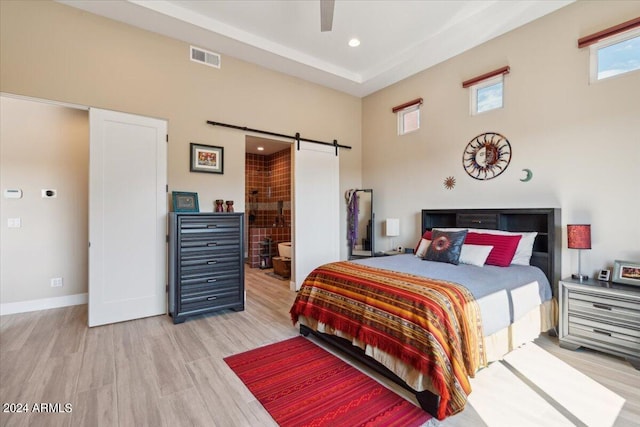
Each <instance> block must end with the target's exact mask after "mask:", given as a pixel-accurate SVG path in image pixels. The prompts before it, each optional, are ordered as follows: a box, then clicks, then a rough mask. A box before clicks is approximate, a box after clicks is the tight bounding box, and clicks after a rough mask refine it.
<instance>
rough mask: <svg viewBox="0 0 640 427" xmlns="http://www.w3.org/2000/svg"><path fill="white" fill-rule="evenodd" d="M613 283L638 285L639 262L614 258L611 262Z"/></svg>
mask: <svg viewBox="0 0 640 427" xmlns="http://www.w3.org/2000/svg"><path fill="white" fill-rule="evenodd" d="M611 281H612V282H614V283H622V284H625V285H634V286H640V262H633V261H620V260H616V261H615V262H614V264H613V278H612V279H611Z"/></svg>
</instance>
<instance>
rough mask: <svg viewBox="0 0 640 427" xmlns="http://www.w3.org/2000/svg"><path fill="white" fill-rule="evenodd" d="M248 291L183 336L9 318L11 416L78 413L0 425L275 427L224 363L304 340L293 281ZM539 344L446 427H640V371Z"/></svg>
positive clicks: (503, 368)
mask: <svg viewBox="0 0 640 427" xmlns="http://www.w3.org/2000/svg"><path fill="white" fill-rule="evenodd" d="M246 288H247V302H246V310H245V311H243V312H238V313H236V312H232V311H225V312H220V313H217V314H211V315H207V316H200V317H197V318H191V319H189V320H187V321H186V322H185V323H183V324H180V325H173V323H172V322H171V319H170V318H169V317H168V316H157V317H151V318H146V319H140V320H135V321H130V322H123V323H118V324H113V325H107V326H101V327H96V328H91V329H89V328H88V327H87V326H86V324H87V307H86V306H75V307H67V308H61V309H53V310H45V311H39V312H32V313H24V314H15V315H9V316H3V317H1V318H0V401H1V402H2V403H3V406H4V404H5V403H28V404H29V405H30V407H32V405H33V404H34V403H41V402H44V403H53V404H55V403H60V404H61V405H60V408H64V406H63V405H64V404H66V403H70V404H71V405H72V410H71V412H69V413H34V412H30V413H5V412H2V413H0V425H1V426H27V425H34V426H40V425H42V426H91V427H93V426H122V427H129V426H131V427H138V426H153V427H158V426H225V427H226V426H273V425H276V424H275V423H274V421H273V420H272V419H271V417H270V416H269V414H268V413H267V412H266V411H265V410H264V409H263V408H262V406H261V405H260V403H258V402H257V401H256V400H255V398H254V397H253V395H252V394H251V393H249V391H248V390H246V388H245V387H244V385H243V384H242V383H241V382H240V380H239V379H238V378H237V377H236V376H235V374H234V373H233V372H232V371H231V370H230V369H229V368H228V367H227V365H226V364H225V362H224V361H223V357H225V356H228V355H231V354H236V353H240V352H242V351H246V350H249V349H252V348H256V347H258V346H262V345H265V344H269V343H273V342H277V341H280V340H283V339H286V338H289V337H293V336H296V335H297V334H298V331H297V329H296V328H295V327H294V326H293V325H292V324H291V321H290V319H289V314H288V311H289V307H290V305H291V303H292V302H293V299H294V298H295V293H294V292H291V291H290V290H289V283H288V281H281V280H278V279H275V278H272V277H270V276H268V275H267V274H266V273H265V271H264V270H259V269H250V268H247V270H246ZM535 344H536V346H535V347H531V349H533V353H531V352H529V354H527V353H526V352H525V353H522V355H523V356H522V357H521V358H520V359H518V358H517V357H514V358H513V359H509V361H508V363H507V362H505V363H495V364H492V365H491V366H490V367H489V368H487V369H485V370H483V371H481V372H480V373H478V375H477V377H476V378H475V379H474V380H473V381H474V382H473V387H474V391H473V393H472V394H471V396H470V401H469V404H468V405H467V408H466V409H465V410H464V411H463V412H462V413H461V414H458V415H456V416H454V417H451V418H449V419H447V420H445V421H444V422H442V423H440V424H441V425H442V426H443V427H446V426H492V427H493V426H502V425H504V426H525V425H532V426H536V425H544V426H552V425H598V426H603V425H615V426H617V427H619V426H633V425H635V426H638V425H640V421H639V420H640V372H639V371H636V370H634V369H633V368H632V367H631V366H630V365H629V364H628V363H626V362H624V361H622V360H620V359H618V358H615V357H611V356H607V355H603V354H600V353H597V352H593V351H588V350H584V351H582V350H581V351H575V352H572V351H568V350H564V349H561V348H559V347H558V345H557V341H556V340H555V339H554V338H549V337H547V336H542V337H540V338H539V339H538V340H537V341H536V343H535ZM525 347H526V346H525ZM514 354H515V353H514ZM518 354H520V353H518ZM527 357H529V358H533V363H531V359H527ZM521 359H522V360H525V362H524V363H526V364H527V365H528V366H530V367H535V366H536V365H537V363H536V361H539V363H540V365H542V366H541V367H539V368H540V369H538V371H542V374H541V372H537V373H536V372H532V373H528V372H527V369H526V366H525V367H524V368H523V367H522V366H519V364H522V363H523V362H522V360H521ZM527 360H529V362H527ZM523 372H524V373H525V374H526V375H523ZM545 375H546V376H551V378H544V377H545ZM381 381H382V382H384V383H386V382H385V381H383V380H381ZM549 382H550V383H551V384H552V386H549ZM389 386H390V387H391V388H393V389H394V390H396V391H398V392H399V393H401V394H402V395H404V396H405V397H407V398H408V399H412V397H411V395H410V394H408V393H406V392H404V391H403V390H401V389H400V388H399V387H397V386H395V385H389ZM3 409H4V408H3Z"/></svg>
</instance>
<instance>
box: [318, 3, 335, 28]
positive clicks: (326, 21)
mask: <svg viewBox="0 0 640 427" xmlns="http://www.w3.org/2000/svg"><path fill="white" fill-rule="evenodd" d="M335 3H336V2H335V0H320V31H322V32H325V31H331V28H332V27H333V8H334V6H335Z"/></svg>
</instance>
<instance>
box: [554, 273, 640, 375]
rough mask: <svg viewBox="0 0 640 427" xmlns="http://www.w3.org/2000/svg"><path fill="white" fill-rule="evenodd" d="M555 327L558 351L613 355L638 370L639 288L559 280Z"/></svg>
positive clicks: (639, 357) (590, 281)
mask: <svg viewBox="0 0 640 427" xmlns="http://www.w3.org/2000/svg"><path fill="white" fill-rule="evenodd" d="M559 326H560V332H559V339H560V346H561V347H563V348H566V349H570V350H575V349H577V348H578V347H581V346H583V347H589V348H592V349H594V350H599V351H603V352H607V353H611V354H615V355H617V356H621V357H624V358H625V359H627V361H628V362H629V363H631V365H632V366H633V367H635V368H636V369H640V288H638V287H635V286H628V285H618V284H615V283H607V282H600V281H597V280H586V281H583V282H579V281H577V280H574V279H563V280H561V281H560V325H559Z"/></svg>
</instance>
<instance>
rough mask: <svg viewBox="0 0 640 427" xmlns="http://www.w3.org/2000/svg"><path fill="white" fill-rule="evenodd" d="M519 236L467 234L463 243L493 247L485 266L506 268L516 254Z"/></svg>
mask: <svg viewBox="0 0 640 427" xmlns="http://www.w3.org/2000/svg"><path fill="white" fill-rule="evenodd" d="M521 238H522V236H521V235H514V236H503V235H498V234H486V233H467V238H466V239H465V241H464V243H465V244H468V245H487V246H493V249H492V250H491V252H489V257H487V261H486V262H485V264H489V265H497V266H498V267H508V266H509V265H510V264H511V261H512V260H513V255H515V253H516V249H517V248H518V243H519V242H520V239H521Z"/></svg>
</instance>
